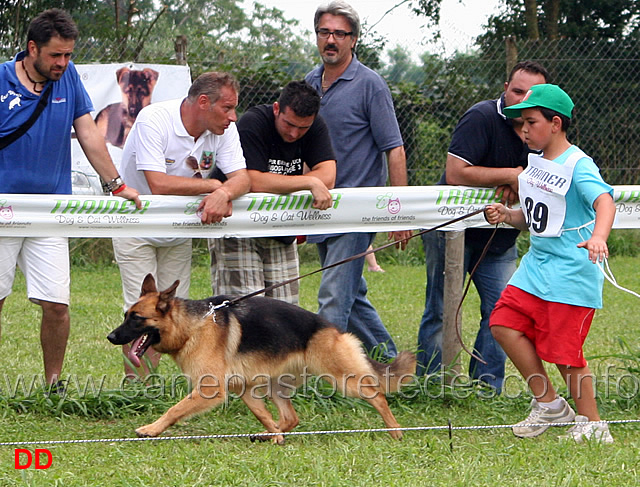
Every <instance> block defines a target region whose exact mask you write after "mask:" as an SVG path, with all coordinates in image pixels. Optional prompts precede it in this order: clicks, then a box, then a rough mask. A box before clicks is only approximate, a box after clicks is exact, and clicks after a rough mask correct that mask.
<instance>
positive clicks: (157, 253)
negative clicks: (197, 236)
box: [112, 237, 191, 311]
mask: <svg viewBox="0 0 640 487" xmlns="http://www.w3.org/2000/svg"><path fill="white" fill-rule="evenodd" d="M112 241H113V252H114V254H115V257H116V262H117V263H118V267H119V268H120V278H121V279H122V294H123V297H124V310H125V311H126V310H128V309H129V308H130V307H131V306H132V305H133V304H134V303H135V302H136V301H138V298H139V297H140V288H141V287H142V281H143V280H144V278H145V276H146V275H147V274H149V273H151V274H153V276H154V277H155V279H156V285H157V286H158V290H160V291H163V290H165V289H167V288H168V287H169V286H171V284H173V282H174V281H175V280H176V279H179V280H180V285H179V286H178V289H177V290H176V296H177V297H179V298H185V299H186V298H188V297H189V285H190V283H191V239H190V238H188V239H180V240H179V241H178V245H171V246H168V247H165V246H158V243H162V242H157V241H154V240H151V239H144V238H129V237H117V238H116V237H114V238H113V239H112Z"/></svg>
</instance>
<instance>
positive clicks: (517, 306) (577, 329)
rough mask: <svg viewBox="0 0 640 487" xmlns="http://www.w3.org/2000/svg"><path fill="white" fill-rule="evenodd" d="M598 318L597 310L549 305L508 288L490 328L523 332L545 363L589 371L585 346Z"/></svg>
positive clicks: (566, 305)
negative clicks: (593, 323)
mask: <svg viewBox="0 0 640 487" xmlns="http://www.w3.org/2000/svg"><path fill="white" fill-rule="evenodd" d="M594 314H595V309H593V308H583V307H582V306H573V305H571V304H563V303H554V302H551V301H545V300H544V299H540V298H538V297H536V296H534V295H532V294H529V293H527V292H525V291H523V290H521V289H519V288H517V287H514V286H507V287H506V289H505V290H504V291H503V292H502V296H500V299H499V300H498V302H497V303H496V306H495V308H494V309H493V312H492V313H491V317H490V318H489V326H496V325H498V326H505V327H507V328H511V329H513V330H518V331H521V332H522V333H524V334H525V335H526V336H527V338H529V340H531V342H532V343H533V344H534V346H535V347H536V352H537V354H538V357H540V358H541V359H542V360H544V361H545V362H550V363H552V364H560V365H570V366H572V367H585V366H586V365H587V361H586V360H585V359H584V355H583V353H582V345H583V344H584V340H585V339H586V338H587V333H589V328H590V327H591V321H592V320H593V315H594Z"/></svg>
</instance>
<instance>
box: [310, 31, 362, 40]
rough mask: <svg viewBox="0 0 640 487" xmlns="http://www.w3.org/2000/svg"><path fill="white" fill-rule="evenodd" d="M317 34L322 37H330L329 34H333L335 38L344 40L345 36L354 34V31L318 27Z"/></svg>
mask: <svg viewBox="0 0 640 487" xmlns="http://www.w3.org/2000/svg"><path fill="white" fill-rule="evenodd" d="M316 35H317V36H318V37H319V38H320V39H328V38H329V36H331V35H332V36H333V37H334V39H337V40H339V41H342V40H344V38H345V37H347V36H350V35H353V32H345V31H344V30H329V29H318V30H316Z"/></svg>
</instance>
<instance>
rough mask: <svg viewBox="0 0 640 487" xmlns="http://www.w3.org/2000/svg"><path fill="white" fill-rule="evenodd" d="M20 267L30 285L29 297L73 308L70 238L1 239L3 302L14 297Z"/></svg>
mask: <svg viewBox="0 0 640 487" xmlns="http://www.w3.org/2000/svg"><path fill="white" fill-rule="evenodd" d="M16 266H18V267H20V270H21V271H22V273H23V274H24V276H25V279H26V281H27V296H28V297H29V299H30V300H31V301H33V302H34V303H36V304H38V303H39V302H40V301H49V302H51V303H61V304H66V305H68V304H69V297H70V296H69V295H70V287H71V277H70V270H69V240H68V238H67V237H2V238H0V299H4V298H6V297H7V296H9V294H11V288H12V287H13V280H14V278H15V275H16Z"/></svg>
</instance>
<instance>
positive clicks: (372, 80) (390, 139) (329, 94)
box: [306, 0, 411, 358]
mask: <svg viewBox="0 0 640 487" xmlns="http://www.w3.org/2000/svg"><path fill="white" fill-rule="evenodd" d="M314 25H315V31H316V37H317V46H318V52H319V53H320V56H321V57H322V65H320V66H319V67H317V68H316V69H314V70H313V71H311V72H310V73H309V74H307V76H306V80H307V81H308V82H309V84H311V86H313V87H314V88H315V89H316V90H317V91H318V93H320V94H321V96H322V101H321V104H320V115H322V117H324V119H325V120H326V121H327V125H328V126H329V133H330V134H331V141H332V142H333V148H334V150H335V151H336V156H337V174H336V188H357V187H364V186H384V185H385V184H386V182H387V175H388V177H389V181H390V183H391V185H392V186H406V184H407V167H406V157H405V152H404V145H403V141H402V136H401V135H400V129H399V127H398V121H397V120H396V116H395V111H394V108H393V100H392V99H391V92H390V91H389V87H388V86H387V84H386V83H385V81H384V80H383V79H382V78H381V77H380V75H378V74H377V73H375V72H374V71H372V70H371V69H369V68H367V67H366V66H365V65H363V64H362V63H360V62H359V61H358V59H357V57H356V56H355V54H354V53H353V50H354V48H355V45H356V42H357V40H358V36H359V34H360V19H359V17H358V14H357V12H356V11H355V10H354V9H353V7H351V6H350V5H349V4H347V3H346V2H344V1H342V0H336V1H332V2H330V3H329V4H328V5H323V6H321V7H319V8H318V9H317V10H316V13H315V18H314ZM383 154H384V155H386V159H387V164H385V160H384V157H383ZM387 166H388V167H387ZM410 236H411V231H400V232H393V238H395V240H397V241H403V240H405V239H407V238H409V237H410ZM374 237H375V233H347V234H339V235H316V236H312V237H309V238H308V242H311V243H317V245H318V253H319V255H320V262H321V264H322V265H323V266H326V265H330V264H333V263H335V262H338V261H341V260H343V259H345V258H348V257H352V256H353V255H356V254H359V253H362V252H365V251H366V250H367V248H368V247H369V245H371V243H372V242H373V239H374ZM405 246H406V243H405V242H403V243H402V247H403V248H404V247H405ZM363 267H364V257H362V258H360V259H356V260H353V261H351V262H348V263H346V264H342V265H340V266H337V267H334V268H332V269H328V270H325V271H324V272H323V273H322V281H321V283H320V289H319V290H318V303H319V309H318V313H319V314H320V315H321V316H322V317H323V318H325V319H326V320H328V321H330V322H332V323H334V324H335V325H336V326H337V327H338V328H340V329H342V330H345V331H349V332H352V333H353V334H355V335H356V336H357V337H358V338H359V339H360V340H361V341H362V342H363V344H364V346H365V348H366V349H367V350H369V351H371V350H372V349H374V348H376V347H379V346H381V347H383V349H382V350H381V356H383V357H385V358H392V357H394V356H395V355H396V348H395V344H394V343H393V339H392V338H391V336H390V335H389V333H388V331H387V330H386V328H385V326H384V324H383V323H382V320H381V319H380V317H379V316H378V313H377V311H376V310H375V308H374V307H373V305H372V304H371V303H370V302H369V300H368V298H367V283H366V281H365V279H364V276H363V275H362V271H363Z"/></svg>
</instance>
